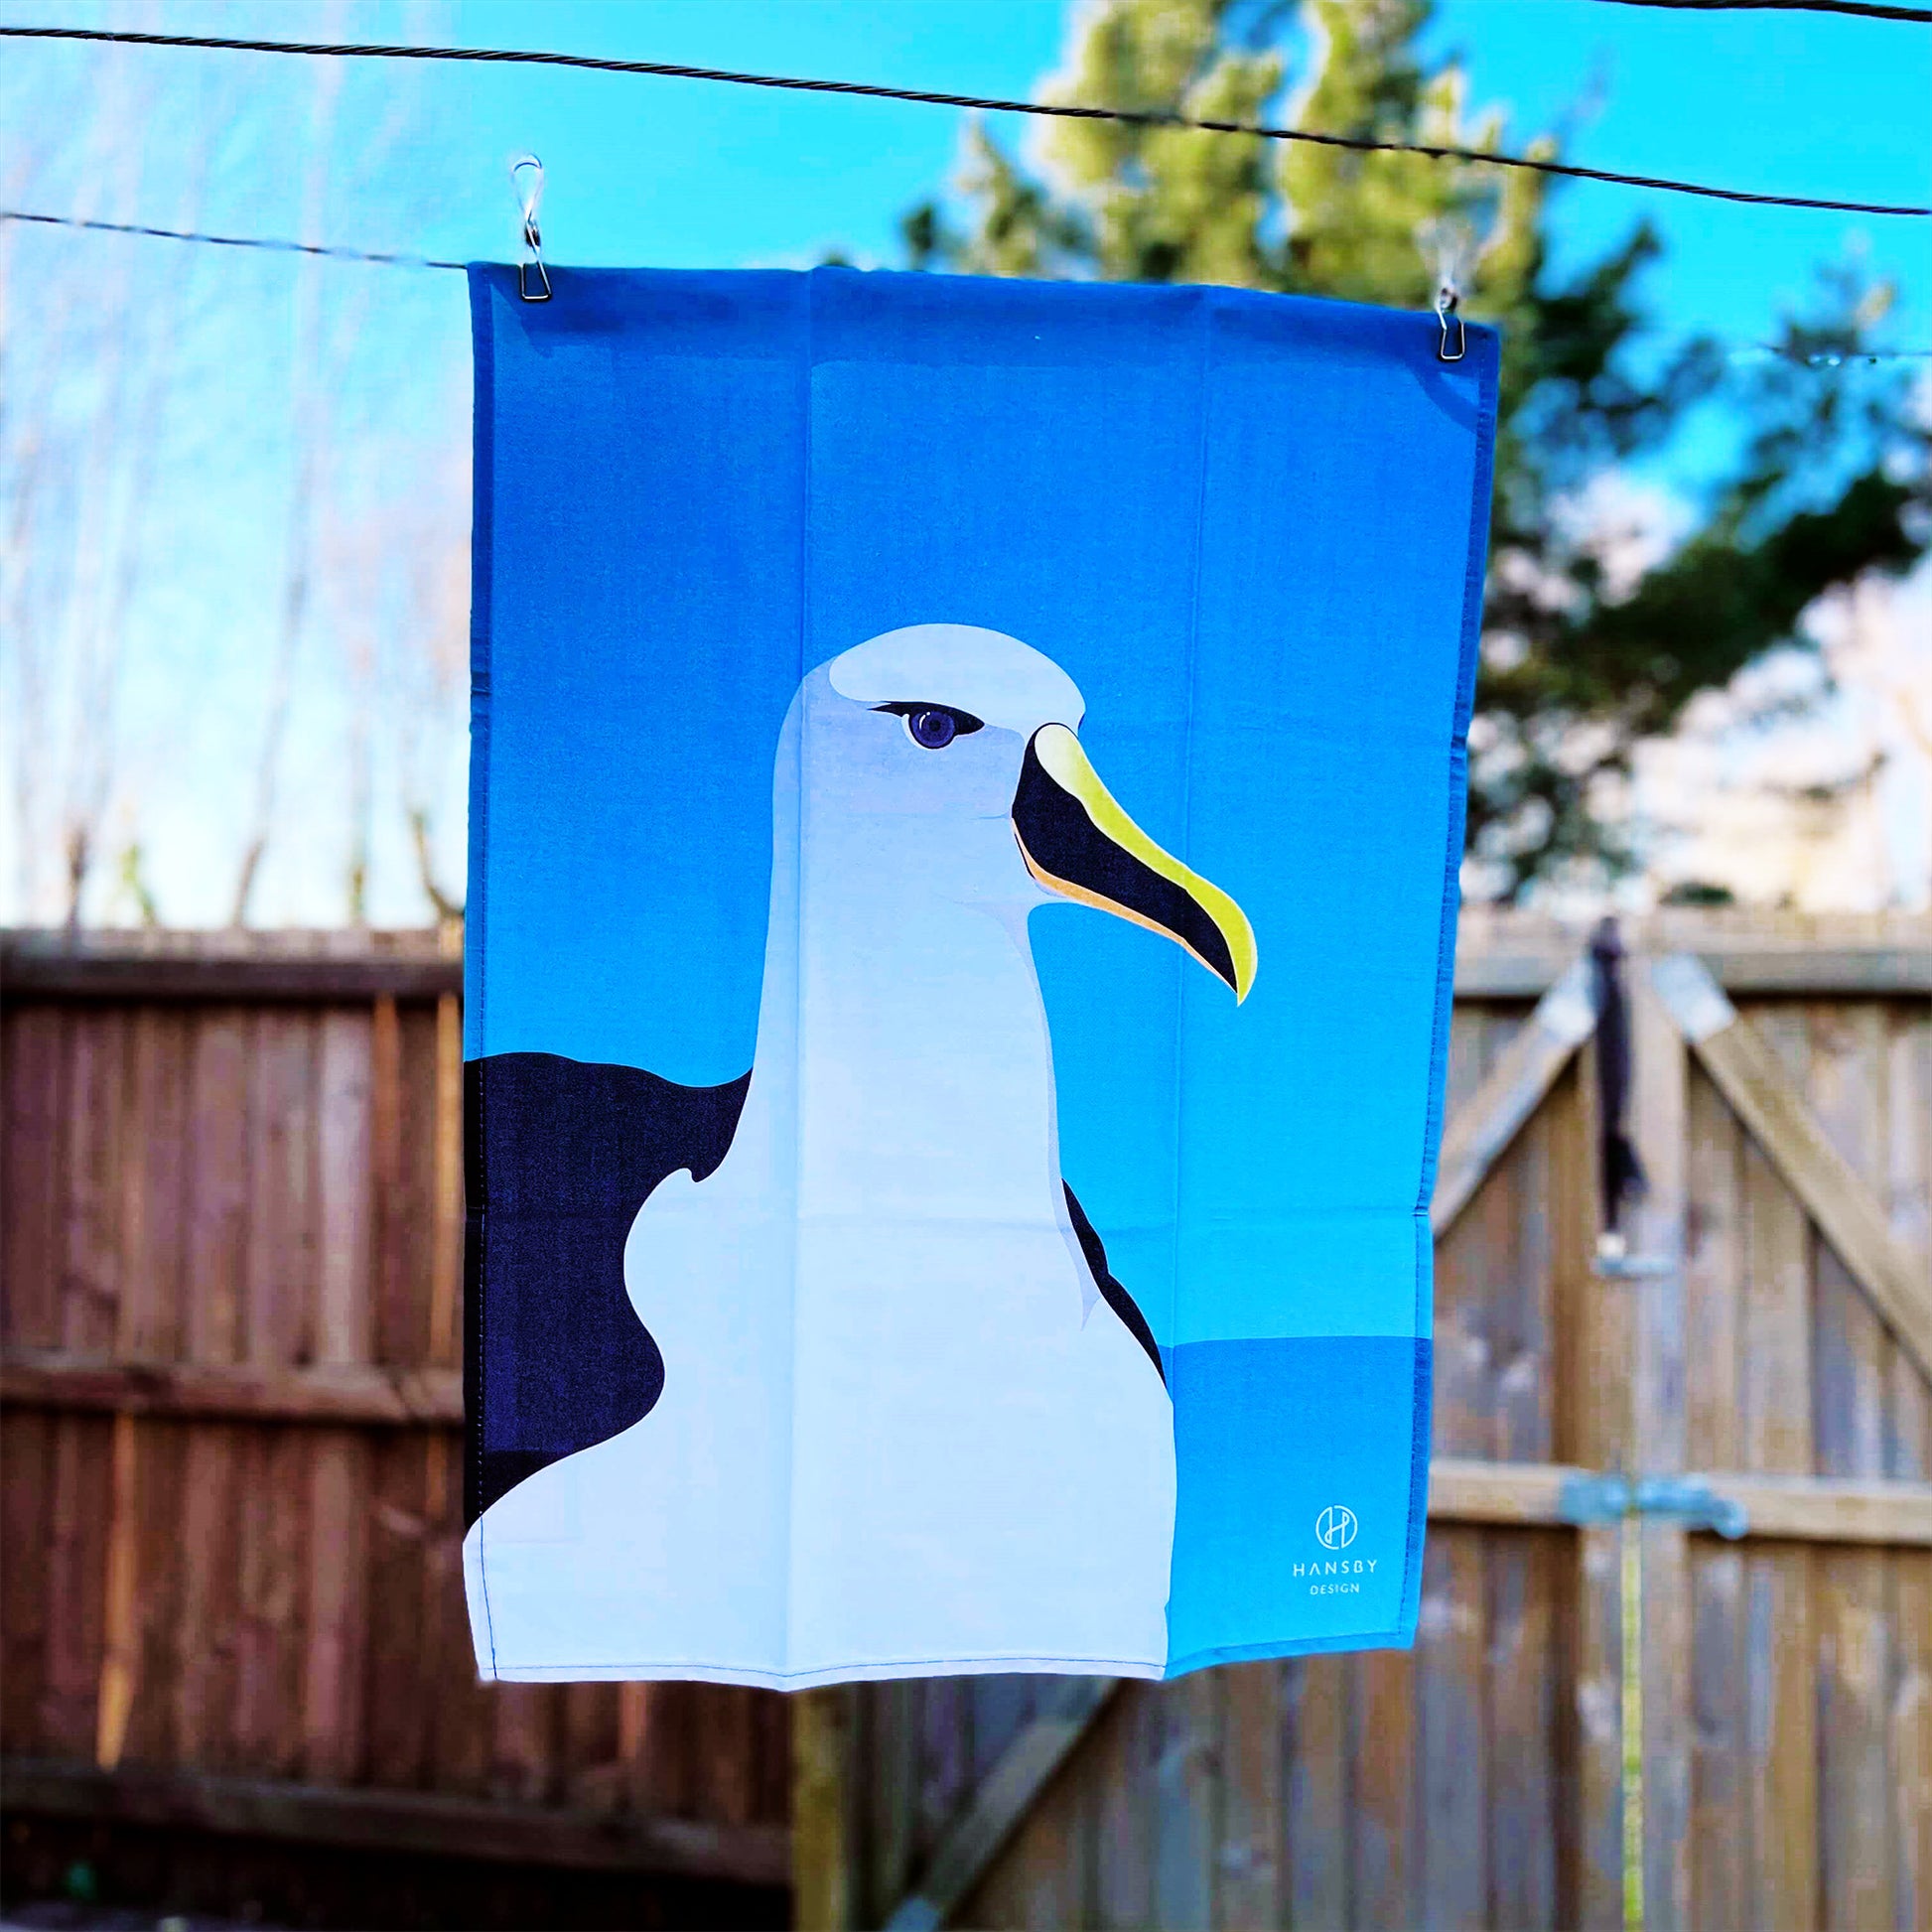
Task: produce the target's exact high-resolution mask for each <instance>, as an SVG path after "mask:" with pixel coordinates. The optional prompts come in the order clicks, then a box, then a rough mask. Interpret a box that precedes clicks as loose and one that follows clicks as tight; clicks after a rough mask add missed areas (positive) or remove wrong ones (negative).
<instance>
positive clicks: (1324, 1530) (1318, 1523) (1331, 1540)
mask: <svg viewBox="0 0 1932 1932" xmlns="http://www.w3.org/2000/svg"><path fill="white" fill-rule="evenodd" d="M1314 1533H1315V1535H1316V1536H1318V1537H1319V1538H1320V1539H1321V1547H1322V1548H1323V1549H1324V1550H1345V1549H1347V1548H1348V1546H1349V1545H1350V1544H1351V1543H1353V1542H1354V1540H1355V1512H1354V1511H1353V1510H1352V1509H1343V1508H1342V1506H1341V1505H1340V1504H1339V1503H1336V1504H1335V1505H1334V1506H1333V1507H1332V1508H1329V1509H1324V1510H1323V1511H1322V1512H1321V1514H1320V1515H1319V1516H1317V1517H1316V1518H1315V1519H1314Z"/></svg>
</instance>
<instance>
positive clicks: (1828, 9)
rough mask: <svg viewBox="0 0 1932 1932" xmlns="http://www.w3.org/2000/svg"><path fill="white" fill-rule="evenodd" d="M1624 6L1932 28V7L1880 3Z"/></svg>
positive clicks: (1711, 1)
mask: <svg viewBox="0 0 1932 1932" xmlns="http://www.w3.org/2000/svg"><path fill="white" fill-rule="evenodd" d="M1611 4H1612V5H1615V6H1623V7H1667V8H1668V7H1675V8H1678V9H1679V10H1680V11H1682V12H1685V13H1788V14H1855V15H1857V16H1858V17H1859V18H1861V19H1863V20H1909V21H1911V22H1913V23H1914V24H1915V25H1918V26H1932V7H1893V6H1883V5H1880V4H1879V0H1611Z"/></svg>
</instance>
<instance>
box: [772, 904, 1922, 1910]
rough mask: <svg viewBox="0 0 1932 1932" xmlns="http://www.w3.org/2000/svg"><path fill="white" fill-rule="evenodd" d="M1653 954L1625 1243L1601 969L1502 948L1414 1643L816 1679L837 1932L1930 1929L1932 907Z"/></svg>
mask: <svg viewBox="0 0 1932 1932" xmlns="http://www.w3.org/2000/svg"><path fill="white" fill-rule="evenodd" d="M1626 936H1627V938H1628V941H1629V943H1630V944H1631V946H1632V956H1631V957H1630V958H1629V960H1628V961H1627V962H1626V969H1625V977H1626V984H1627V986H1628V990H1629V993H1630V998H1631V1010H1632V1032H1633V1037H1634V1080H1633V1098H1632V1105H1631V1111H1630V1120H1629V1124H1630V1127H1631V1129H1632V1131H1633V1135H1634V1139H1635V1141H1636V1144H1637V1147H1638V1150H1639V1152H1640V1155H1641V1158H1642V1161H1643V1164H1644V1166H1645V1168H1646V1170H1647V1172H1648V1175H1649V1178H1650V1183H1651V1185H1650V1193H1649V1197H1648V1199H1647V1200H1646V1201H1645V1202H1644V1203H1643V1204H1642V1205H1641V1207H1640V1208H1639V1209H1638V1210H1637V1211H1636V1212H1635V1213H1634V1214H1626V1217H1625V1225H1626V1227H1627V1230H1628V1236H1629V1239H1628V1244H1627V1250H1626V1252H1625V1254H1624V1255H1623V1256H1622V1257H1620V1258H1619V1257H1617V1256H1616V1255H1614V1254H1607V1253H1599V1250H1598V1235H1599V1228H1600V1212H1599V1201H1598V1184H1597V1179H1596V1150H1597V1111H1598V1110H1597V1094H1596V1078H1595V1065H1594V1055H1593V1053H1592V1052H1591V1051H1588V1050H1582V1051H1580V1050H1579V1049H1580V1048H1583V1047H1585V1045H1586V1042H1587V1040H1588V1038H1589V1035H1590V1034H1591V1032H1592V1029H1593V1023H1594V1013H1593V1008H1592V1005H1591V1001H1590V998H1589V989H1588V983H1587V980H1586V979H1585V978H1584V977H1582V975H1581V973H1580V971H1579V970H1578V967H1577V960H1578V955H1579V952H1580V950H1581V942H1580V941H1579V940H1578V939H1577V938H1576V937H1575V936H1571V937H1568V938H1566V937H1565V936H1564V935H1563V934H1562V933H1560V932H1559V931H1557V930H1556V929H1555V928H1553V927H1551V926H1548V925H1545V924H1539V923H1536V922H1532V921H1527V920H1523V919H1520V918H1501V919H1494V920H1489V921H1479V920H1474V919H1472V920H1470V921H1468V922H1467V923H1466V924H1465V931H1464V943H1463V947H1462V951H1461V953H1460V956H1459V958H1458V963H1457V979H1456V1012H1455V1025H1454V1032H1453V1039H1452V1052H1451V1065H1450V1074H1449V1131H1448V1134H1447V1136H1446V1140H1445V1147H1444V1159H1443V1169H1442V1176H1441V1182H1440V1185H1439V1189H1438V1195H1437V1200H1436V1205H1435V1209H1434V1215H1435V1220H1436V1226H1437V1233H1438V1275H1437V1289H1436V1343H1437V1349H1436V1412H1435V1461H1434V1467H1433V1478H1432V1485H1431V1497H1430V1516H1431V1526H1430V1535H1429V1546H1428V1555H1427V1559H1426V1563H1425V1569H1424V1581H1423V1598H1422V1615H1421V1627H1420V1631H1419V1634H1418V1639H1417V1644H1416V1648H1415V1650H1414V1652H1413V1653H1398V1652H1380V1653H1370V1654H1364V1655H1358V1656H1350V1657H1321V1658H1309V1659H1303V1660H1296V1661H1290V1662H1285V1663H1256V1664H1243V1665H1237V1666H1231V1667H1228V1668H1225V1669H1220V1670H1214V1671H1205V1672H1201V1673H1199V1674H1197V1675H1194V1676H1191V1677H1187V1678H1183V1679H1181V1680H1179V1681H1178V1682H1176V1683H1173V1684H1171V1685H1166V1686H1158V1687H1157V1686H1148V1685H1143V1684H1132V1685H1126V1686H1116V1685H1113V1684H1110V1683H1107V1682H1106V1681H1104V1680H1055V1679H1046V1678H1033V1679H1029V1678H981V1679H977V1680H933V1681H929V1682H920V1683H903V1684H891V1685H880V1686H876V1687H868V1688H866V1689H865V1690H863V1691H861V1692H858V1693H844V1694H836V1693H835V1694H823V1695H819V1696H817V1697H815V1698H813V1699H812V1700H810V1701H808V1702H807V1703H806V1704H805V1705H804V1706H803V1708H802V1709H801V1711H800V1714H799V1720H800V1731H801V1735H800V1740H799V1755H800V1762H801V1764H802V1765H803V1766H804V1767H805V1768H806V1770H807V1772H808V1774H809V1775H808V1778H807V1781H806V1782H804V1783H801V1786H800V1791H799V1805H798V1811H797V1820H796V1829H797V1834H798V1854H799V1871H798V1883H799V1886H800V1894H799V1904H800V1919H801V1922H802V1923H805V1924H808V1925H810V1924H825V1923H832V1922H839V1921H840V1920H842V1919H843V1920H851V1921H854V1922H857V1923H861V1924H891V1925H896V1926H901V1927H911V1926H929V1925H933V1924H937V1923H940V1922H942V1921H952V1922H956V1923H960V1924H966V1925H1037V1926H1057V1925H1082V1924H1099V1925H1120V1926H1132V1925H1151V1924H1160V1925H1167V1926H1208V1925H1213V1926H1229V1927H1243V1926H1264V1925H1287V1926H1297V1927H1305V1926H1320V1927H1329V1926H1343V1925H1362V1926H1371V1925H1373V1926H1395V1927H1407V1926H1437V1925H1443V1926H1450V1925H1454V1926H1500V1927H1515V1926H1571V1925H1588V1926H1613V1925H1617V1924H1619V1923H1623V1922H1625V1921H1626V1915H1629V1916H1634V1915H1635V1914H1636V1913H1638V1912H1642V1913H1643V1914H1645V1915H1646V1916H1647V1920H1648V1923H1650V1924H1651V1925H1654V1926H1677V1925H1701V1926H1709V1927H1714V1928H1729V1927H1744V1926H1764V1927H1780V1928H1782V1927H1796V1926H1805V1925H1830V1926H1834V1927H1838V1926H1874V1927H1918V1928H1925V1927H1932V1482H1928V1477H1929V1476H1932V998H1928V996H1929V995H1932V923H1928V922H1926V921H1924V920H1903V919H1893V920H1889V921H1863V922H1849V921H1848V922H1841V923H1839V924H1837V925H1824V924H1821V923H1819V922H1811V923H1808V924H1805V925H1799V924H1797V923H1779V922H1765V921H1762V920H1759V921H1755V922H1751V921H1743V920H1736V919H1729V918H1725V917H1720V916H1716V915H1705V916H1702V917H1693V916H1690V915H1681V916H1666V917H1661V918H1659V919H1657V920H1654V921H1652V922H1650V923H1649V924H1648V925H1646V926H1643V927H1641V928H1637V929H1635V930H1633V931H1632V932H1630V933H1629V934H1628V935H1626ZM1605 1475H1612V1476H1620V1477H1622V1478H1624V1480H1623V1481H1621V1482H1620V1483H1617V1482H1605V1481H1604V1480H1603V1479H1602V1478H1603V1477H1604V1476H1605ZM1673 1478H1675V1479H1676V1480H1672V1479H1673ZM1625 1508H1628V1509H1629V1512H1630V1513H1627V1514H1619V1513H1618V1512H1619V1510H1622V1509H1625ZM1718 1514H1722V1515H1726V1516H1731V1517H1734V1516H1735V1515H1737V1514H1741V1516H1742V1518H1743V1534H1742V1535H1741V1537H1739V1538H1737V1539H1736V1540H1734V1541H1732V1540H1725V1539H1724V1538H1721V1537H1719V1536H1716V1535H1714V1534H1711V1533H1710V1532H1709V1530H1707V1529H1705V1528H1703V1527H1700V1525H1701V1524H1702V1523H1706V1522H1709V1521H1710V1520H1711V1519H1712V1518H1713V1516H1714V1515H1718ZM1728 1526H1729V1527H1731V1528H1736V1527H1737V1525H1736V1523H1735V1522H1734V1521H1732V1522H1730V1523H1729V1525H1728ZM1626 1630H1627V1631H1628V1633H1629V1634H1630V1636H1631V1637H1632V1638H1633V1639H1634V1642H1633V1655H1632V1658H1631V1662H1632V1664H1633V1668H1632V1669H1631V1670H1629V1671H1628V1672H1626V1671H1625V1669H1624V1663H1625V1638H1626ZM1626 1746H1628V1747H1629V1757H1628V1761H1626V1757H1625V1751H1626Z"/></svg>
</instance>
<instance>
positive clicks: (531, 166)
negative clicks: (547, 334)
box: [510, 154, 550, 302]
mask: <svg viewBox="0 0 1932 1932" xmlns="http://www.w3.org/2000/svg"><path fill="white" fill-rule="evenodd" d="M525 169H528V170H529V171H530V174H531V177H532V179H531V182H530V185H529V187H528V188H527V189H526V188H525V187H524V185H523V182H522V181H521V180H520V179H519V177H520V176H521V175H522V174H523V172H524V170H525ZM510 186H511V187H512V188H513V189H514V190H515V191H516V202H517V207H518V208H519V209H520V210H521V211H522V215H523V259H522V260H521V261H520V262H518V263H517V266H516V292H517V294H518V295H520V296H521V297H522V298H523V300H524V301H525V302H548V301H549V300H550V272H549V270H548V269H546V268H545V267H544V265H543V234H542V231H541V230H540V229H539V228H538V227H537V207H538V204H540V203H541V202H542V200H543V163H542V162H541V161H539V160H538V159H537V158H536V156H535V155H533V154H520V155H518V156H517V158H516V159H515V160H514V161H512V162H511V163H510ZM533 270H534V271H535V281H534V283H533V282H532V280H531V273H532V271H533Z"/></svg>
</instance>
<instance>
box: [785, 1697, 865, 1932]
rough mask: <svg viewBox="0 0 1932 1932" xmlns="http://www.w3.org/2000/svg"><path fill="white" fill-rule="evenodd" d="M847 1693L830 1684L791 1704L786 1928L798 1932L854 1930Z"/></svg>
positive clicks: (850, 1750)
mask: <svg viewBox="0 0 1932 1932" xmlns="http://www.w3.org/2000/svg"><path fill="white" fill-rule="evenodd" d="M851 1755H852V1694H851V1692H850V1691H848V1690H846V1689H844V1688H842V1687H839V1686H834V1687H832V1688H830V1689H827V1690H822V1691H801V1692H799V1693H797V1694H796V1695H795V1696H794V1697H793V1698H792V1699H791V1899H792V1905H791V1922H792V1924H793V1925H795V1926H796V1927H797V1928H798V1932H844V1928H845V1927H847V1926H849V1925H851V1924H852V1922H853V1918H852V1888H851V1867H850V1856H851V1855H850V1844H849V1841H850V1831H849V1828H848V1820H849V1818H850V1814H851V1803H852V1797H851V1769H850V1767H851Z"/></svg>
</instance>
